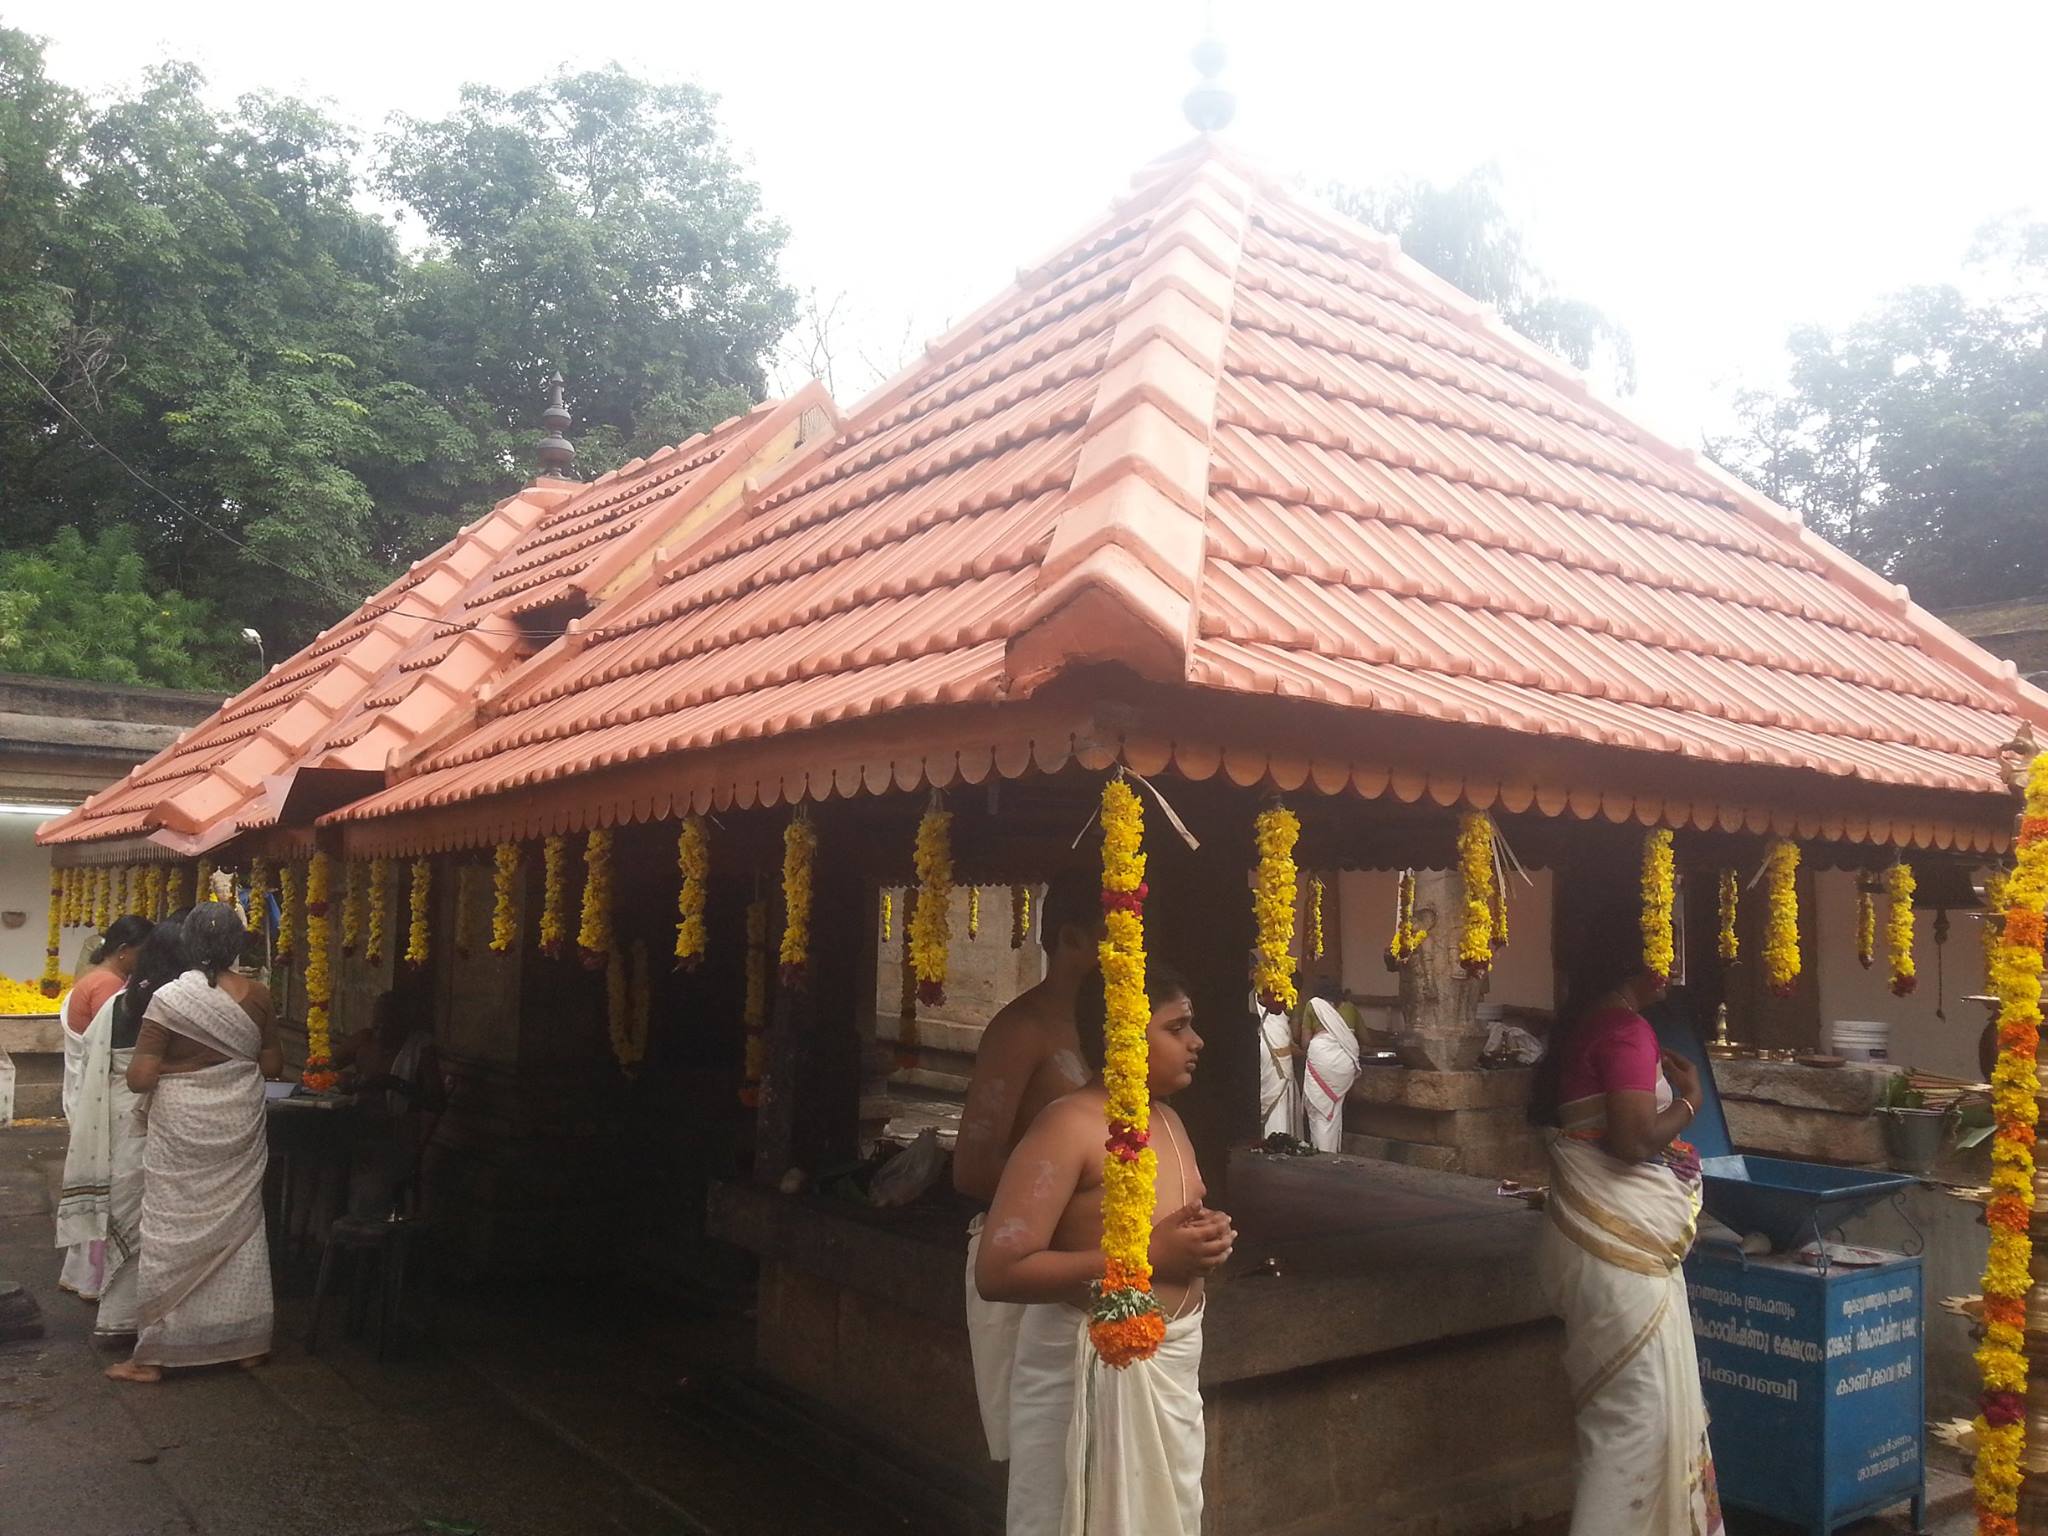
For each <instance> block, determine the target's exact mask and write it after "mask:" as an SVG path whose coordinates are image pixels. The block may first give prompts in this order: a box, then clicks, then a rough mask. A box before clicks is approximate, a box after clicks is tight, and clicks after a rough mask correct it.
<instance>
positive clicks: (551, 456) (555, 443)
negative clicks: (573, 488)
mask: <svg viewBox="0 0 2048 1536" xmlns="http://www.w3.org/2000/svg"><path fill="white" fill-rule="evenodd" d="M548 387H549V388H550V389H551V390H553V392H554V393H553V396H552V398H550V399H549V401H548V408H547V409H546V410H544V411H542V412H541V413H540V424H541V425H542V426H543V427H545V428H546V429H547V436H545V437H543V438H542V439H541V440H540V467H541V470H542V472H543V473H545V474H550V475H559V476H563V477H565V478H566V477H567V475H568V473H569V469H570V466H572V465H573V464H574V463H575V462H576V445H575V444H574V443H572V442H570V441H569V438H568V435H567V434H568V431H569V423H570V421H571V420H573V419H574V418H572V417H571V416H570V415H569V407H568V406H566V405H564V404H563V403H562V376H561V375H560V374H559V373H558V374H556V375H555V376H554V377H553V378H552V379H550V380H549V381H548Z"/></svg>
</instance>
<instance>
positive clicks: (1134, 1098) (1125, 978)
mask: <svg viewBox="0 0 2048 1536" xmlns="http://www.w3.org/2000/svg"><path fill="white" fill-rule="evenodd" d="M1144 842H1145V813H1144V809H1143V807H1142V806H1140V805H1139V803H1138V797H1137V796H1136V795H1135V794H1134V793H1132V791H1131V786H1130V785H1129V784H1127V783H1125V782H1124V780H1123V779H1122V778H1121V777H1117V778H1113V779H1111V780H1110V781H1109V782H1108V783H1107V784H1105V785H1103V786H1102V909H1103V927H1104V935H1103V939H1102V944H1101V948H1100V951H1099V953H1100V955H1101V959H1102V988H1103V995H1104V1003H1105V1005H1106V1008H1105V1013H1106V1017H1105V1019H1104V1023H1103V1059H1102V1085H1103V1087H1104V1089H1106V1090H1107V1093H1108V1103H1107V1104H1106V1106H1105V1115H1106V1118H1107V1121H1108V1130H1109V1137H1108V1140H1107V1142H1106V1143H1105V1150H1104V1152H1103V1158H1102V1259H1103V1264H1102V1279H1101V1280H1099V1281H1097V1282H1096V1284H1095V1287H1094V1302H1093V1305H1092V1306H1091V1307H1090V1309H1089V1318H1088V1334H1089V1337H1090V1339H1092V1340H1093V1342H1094V1344H1095V1351H1096V1353H1097V1354H1099V1355H1100V1356H1101V1357H1102V1359H1103V1360H1104V1361H1105V1362H1106V1363H1107V1364H1109V1365H1112V1366H1126V1365H1129V1364H1131V1363H1132V1362H1133V1361H1136V1360H1145V1359H1149V1358H1150V1357H1151V1355H1152V1354H1153V1352H1154V1351H1156V1350H1157V1349H1158V1348H1159V1341H1160V1340H1161V1339H1163V1338H1165V1336H1166V1319H1165V1317H1164V1316H1163V1315H1162V1314H1161V1313H1160V1310H1159V1302H1158V1301H1157V1299H1156V1298H1155V1297H1154V1296H1153V1294H1152V1253H1151V1244H1152V1211H1153V1205H1154V1204H1155V1202H1156V1199H1157V1183H1158V1176H1159V1157H1158V1154H1157V1153H1156V1152H1154V1151H1153V1149H1152V1145H1151V1140H1152V1138H1151V1124H1152V1088H1151V1077H1150V1071H1149V1056H1150V1051H1149V1048H1148V1046H1147V1043H1146V1030H1147V1029H1148V1028H1149V1027H1150V1026H1151V1023H1152V1004H1151V1000H1150V998H1149V997H1148V996H1147V994H1146V990H1145V894H1146V887H1145V854H1144Z"/></svg>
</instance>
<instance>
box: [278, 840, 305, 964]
mask: <svg viewBox="0 0 2048 1536" xmlns="http://www.w3.org/2000/svg"><path fill="white" fill-rule="evenodd" d="M298 934H299V869H298V866H297V865H296V864H280V865H278V866H277V950H276V952H275V954H274V955H273V957H272V958H274V959H275V960H276V961H277V962H278V964H280V965H282V964H283V963H284V962H286V961H287V960H289V959H291V958H292V955H293V952H294V949H295V947H296V945H297V944H298Z"/></svg>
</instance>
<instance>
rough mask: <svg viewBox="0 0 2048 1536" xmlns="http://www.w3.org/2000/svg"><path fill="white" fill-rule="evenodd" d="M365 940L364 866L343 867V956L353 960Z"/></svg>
mask: <svg viewBox="0 0 2048 1536" xmlns="http://www.w3.org/2000/svg"><path fill="white" fill-rule="evenodd" d="M362 942H363V866H362V865H361V864H359V863H353V862H351V863H348V864H344V865H342V867H341V956H342V958H343V959H344V960H353V959H354V958H355V957H356V950H357V949H358V948H359V947H361V945H362Z"/></svg>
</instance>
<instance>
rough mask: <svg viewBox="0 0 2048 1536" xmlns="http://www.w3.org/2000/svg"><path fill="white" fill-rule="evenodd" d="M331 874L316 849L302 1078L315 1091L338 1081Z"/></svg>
mask: <svg viewBox="0 0 2048 1536" xmlns="http://www.w3.org/2000/svg"><path fill="white" fill-rule="evenodd" d="M331 873H332V866H331V865H330V863H329V861H328V857H327V855H326V854H325V853H317V852H316V853H315V854H314V855H313V861H312V862H311V863H310V864H308V865H307V866H306V1066H305V1070H304V1071H303V1072H301V1073H300V1074H299V1081H301V1082H302V1083H304V1084H305V1085H306V1086H307V1087H308V1088H309V1089H311V1090H312V1091H313V1092H315V1093H324V1092H325V1091H326V1090H328V1089H330V1088H332V1087H333V1086H334V1084H335V1074H334V1052H333V1042H332V1040H331V1039H330V1037H329V1012H328V1010H329V1007H330V1005H331V1004H332V1003H333V1001H334V981H333V975H332V973H331V971H330V970H329V962H328V955H329V950H330V946H331V945H332V944H333V939H334V922H333V918H332V916H331V915H330V914H331V912H332V910H333V908H332V906H331V904H330V903H329V901H328V899H327V896H328V883H329V879H330V876H331Z"/></svg>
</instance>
